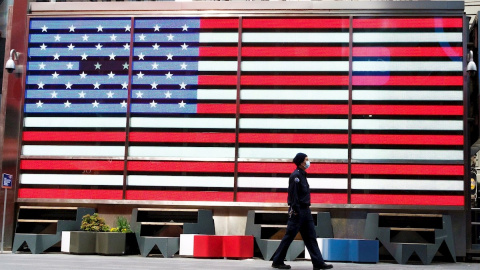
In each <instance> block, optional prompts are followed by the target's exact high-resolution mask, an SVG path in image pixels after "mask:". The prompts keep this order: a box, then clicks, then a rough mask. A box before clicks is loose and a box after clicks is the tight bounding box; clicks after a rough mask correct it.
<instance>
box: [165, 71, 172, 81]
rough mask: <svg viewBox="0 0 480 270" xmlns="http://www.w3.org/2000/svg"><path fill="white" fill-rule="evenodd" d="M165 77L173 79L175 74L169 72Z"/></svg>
mask: <svg viewBox="0 0 480 270" xmlns="http://www.w3.org/2000/svg"><path fill="white" fill-rule="evenodd" d="M165 76H167V79H172V76H173V74H172V73H170V71H169V72H168V73H167V74H165Z"/></svg>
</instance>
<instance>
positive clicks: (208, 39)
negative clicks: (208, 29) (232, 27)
mask: <svg viewBox="0 0 480 270" xmlns="http://www.w3.org/2000/svg"><path fill="white" fill-rule="evenodd" d="M198 39H199V42H200V43H217V42H220V43H225V42H232V43H237V42H238V33H200V34H199V37H198Z"/></svg>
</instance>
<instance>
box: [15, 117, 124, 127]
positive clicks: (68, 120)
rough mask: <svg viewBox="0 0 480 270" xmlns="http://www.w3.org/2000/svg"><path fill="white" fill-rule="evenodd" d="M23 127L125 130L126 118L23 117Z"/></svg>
mask: <svg viewBox="0 0 480 270" xmlns="http://www.w3.org/2000/svg"><path fill="white" fill-rule="evenodd" d="M24 126H25V127H72V128H73V127H95V128H125V127H126V117H74V118H73V117H25V119H24Z"/></svg>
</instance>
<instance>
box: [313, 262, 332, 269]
mask: <svg viewBox="0 0 480 270" xmlns="http://www.w3.org/2000/svg"><path fill="white" fill-rule="evenodd" d="M332 268H333V265H331V264H326V263H324V264H322V265H320V266H314V267H313V270H320V269H332Z"/></svg>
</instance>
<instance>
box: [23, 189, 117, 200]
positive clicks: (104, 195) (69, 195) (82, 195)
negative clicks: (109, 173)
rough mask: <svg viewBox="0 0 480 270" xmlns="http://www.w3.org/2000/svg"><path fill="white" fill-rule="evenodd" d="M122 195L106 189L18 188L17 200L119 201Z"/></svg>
mask: <svg viewBox="0 0 480 270" xmlns="http://www.w3.org/2000/svg"><path fill="white" fill-rule="evenodd" d="M122 194H123V191H122V190H106V189H41V188H20V189H19V190H18V198H23V199H77V200H80V199H86V200H87V199H88V200H121V199H122Z"/></svg>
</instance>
